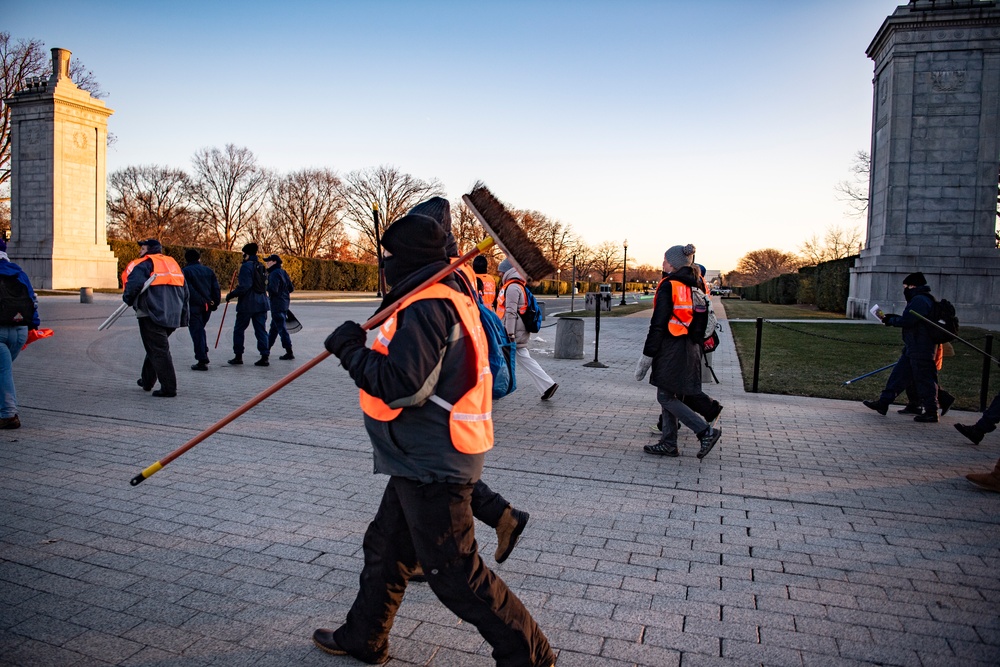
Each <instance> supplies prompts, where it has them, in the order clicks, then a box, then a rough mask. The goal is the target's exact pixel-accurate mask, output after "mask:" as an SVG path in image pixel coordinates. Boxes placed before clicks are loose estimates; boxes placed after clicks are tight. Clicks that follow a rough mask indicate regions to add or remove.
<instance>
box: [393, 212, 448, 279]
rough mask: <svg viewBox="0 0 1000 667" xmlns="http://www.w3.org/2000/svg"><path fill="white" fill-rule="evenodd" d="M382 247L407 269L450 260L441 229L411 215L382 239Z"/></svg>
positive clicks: (399, 221)
mask: <svg viewBox="0 0 1000 667" xmlns="http://www.w3.org/2000/svg"><path fill="white" fill-rule="evenodd" d="M382 247H384V248H385V249H386V250H388V251H389V252H390V253H392V255H393V257H396V258H397V259H401V260H402V261H403V262H404V263H405V264H407V265H416V266H424V265H426V264H430V263H431V262H436V261H446V260H447V259H448V256H447V255H446V254H445V250H444V230H443V229H441V225H439V224H438V223H437V221H436V220H434V219H433V218H430V217H428V216H426V215H420V214H418V213H408V214H406V215H404V216H403V217H402V218H400V219H399V220H397V221H396V222H394V223H392V224H391V225H389V227H388V229H386V230H385V234H383V236H382Z"/></svg>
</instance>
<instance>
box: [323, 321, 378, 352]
mask: <svg viewBox="0 0 1000 667" xmlns="http://www.w3.org/2000/svg"><path fill="white" fill-rule="evenodd" d="M367 339H368V334H366V333H365V330H364V329H362V328H361V325H360V324H358V323H357V322H351V321H350V320H348V321H347V322H344V323H343V324H341V325H340V326H339V327H337V328H336V329H334V330H333V333H332V334H330V335H329V336H327V337H326V341H325V342H324V343H323V346H324V347H325V348H326V350H327V352H329V353H330V354H332V355H333V356H335V357H337V358H338V359H342V357H341V355H342V354H344V353H345V352H347V351H349V350H351V349H354V348H356V347H364V345H365V341H366V340H367Z"/></svg>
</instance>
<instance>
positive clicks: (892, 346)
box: [726, 302, 1000, 411]
mask: <svg viewBox="0 0 1000 667" xmlns="http://www.w3.org/2000/svg"><path fill="white" fill-rule="evenodd" d="M728 306H729V302H727V303H726V307H727V311H728V312H729V316H730V317H733V314H732V311H729V308H728ZM784 308H789V306H784ZM758 312H759V311H758ZM759 316H760V315H751V317H759ZM778 317H782V316H778ZM729 326H730V327H732V332H733V338H734V340H735V341H736V351H737V353H738V354H739V358H740V366H741V368H742V372H743V386H744V388H745V389H746V390H747V391H750V389H751V387H752V383H753V360H754V343H755V336H756V324H755V323H753V322H733V323H730V325H729ZM763 326H764V328H763V330H762V338H761V359H760V375H759V382H758V386H759V391H761V392H763V393H769V394H788V395H792V396H818V397H822V398H841V399H847V400H858V401H860V400H863V399H866V398H876V397H877V396H878V394H879V392H880V391H881V390H882V387H883V386H884V385H885V381H886V379H887V378H888V377H889V373H890V372H891V369H890V370H886V371H884V372H882V373H879V374H878V375H874V376H872V377H870V378H866V379H864V380H860V381H858V382H857V383H853V384H850V385H847V386H844V385H843V383H844V381H846V380H850V379H852V378H855V377H857V376H859V375H863V374H864V373H867V372H869V371H873V370H875V369H877V368H881V367H882V366H886V365H888V364H891V363H893V362H894V361H896V359H898V358H899V353H900V352H901V350H902V347H903V344H902V338H901V336H900V329H897V328H895V327H883V326H879V325H877V324H870V325H869V324H846V323H845V324H834V323H817V322H812V323H810V322H808V321H803V322H795V323H780V324H779V323H768V322H764V325H763ZM987 333H988V332H987V331H985V330H982V329H976V328H972V327H962V329H961V330H960V331H959V335H960V336H961V337H962V338H965V339H966V340H968V341H969V342H971V343H972V344H973V345H975V346H976V347H979V348H980V349H982V348H983V347H984V345H985V341H984V338H985V336H986V334H987ZM997 342H1000V341H997ZM953 347H954V349H955V356H953V357H946V358H945V360H944V366H943V368H942V370H941V372H940V374H939V376H940V383H941V386H942V387H944V388H945V389H947V390H948V391H950V392H951V393H952V394H954V395H955V396H956V397H957V401H956V403H955V407H956V408H960V409H963V410H974V411H978V410H979V388H980V383H981V381H982V368H983V357H982V355H980V354H979V353H978V352H975V351H974V350H971V349H969V348H968V347H966V346H964V345H962V344H961V343H959V342H957V341H956V342H955V343H954V344H953ZM993 349H994V353H993V356H994V357H998V354H997V352H996V350H997V345H996V344H994V348H993ZM998 391H1000V369H997V367H996V366H993V367H992V368H991V370H990V391H989V396H988V397H987V402H988V401H990V400H991V399H992V398H993V396H995V395H996V393H997V392H998ZM904 401H905V398H904V396H903V395H901V396H900V399H899V400H897V402H898V403H902V402H904Z"/></svg>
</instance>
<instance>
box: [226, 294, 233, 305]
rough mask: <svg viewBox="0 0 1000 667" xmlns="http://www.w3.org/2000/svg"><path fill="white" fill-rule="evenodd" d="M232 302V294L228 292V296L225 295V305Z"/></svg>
mask: <svg viewBox="0 0 1000 667" xmlns="http://www.w3.org/2000/svg"><path fill="white" fill-rule="evenodd" d="M232 300H233V293H232V292H230V293H229V294H227V295H226V303H229V302H230V301H232Z"/></svg>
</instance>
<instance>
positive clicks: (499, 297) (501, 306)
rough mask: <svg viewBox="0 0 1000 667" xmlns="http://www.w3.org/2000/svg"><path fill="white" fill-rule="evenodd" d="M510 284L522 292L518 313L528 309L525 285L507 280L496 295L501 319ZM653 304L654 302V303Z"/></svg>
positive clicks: (505, 307) (518, 281)
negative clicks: (522, 296) (522, 297)
mask: <svg viewBox="0 0 1000 667" xmlns="http://www.w3.org/2000/svg"><path fill="white" fill-rule="evenodd" d="M510 285H517V286H518V287H520V288H521V291H522V292H524V302H523V303H521V307H520V308H518V309H517V312H518V314H520V315H524V312H525V311H526V310H528V288H527V287H525V285H524V283H523V282H521V281H520V280H508V281H507V282H505V283H504V284H503V287H501V288H500V294H498V295H497V316H498V317H500V318H501V319H503V316H504V313H506V312H507V288H508V287H509V286H510ZM654 305H655V304H654Z"/></svg>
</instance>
